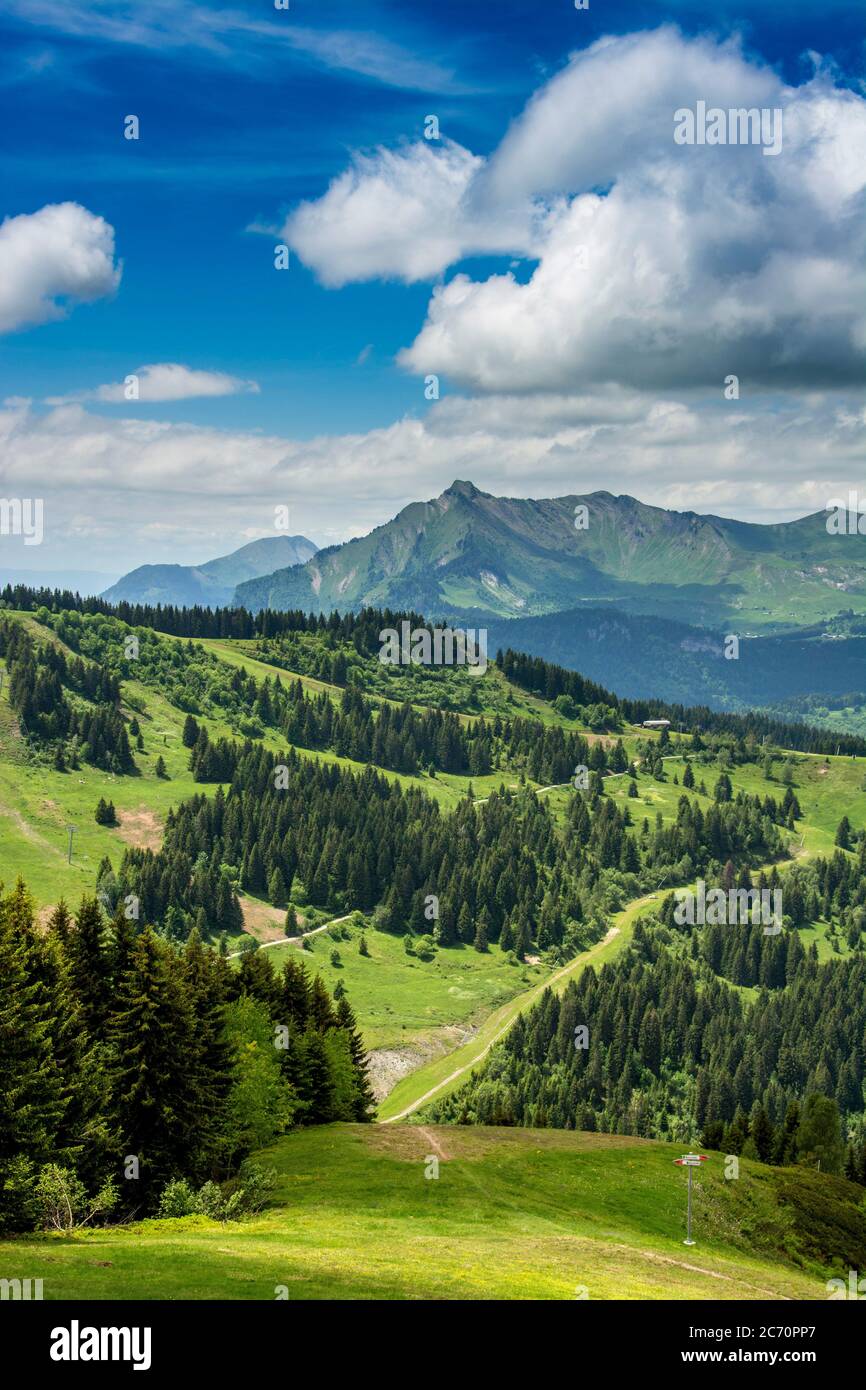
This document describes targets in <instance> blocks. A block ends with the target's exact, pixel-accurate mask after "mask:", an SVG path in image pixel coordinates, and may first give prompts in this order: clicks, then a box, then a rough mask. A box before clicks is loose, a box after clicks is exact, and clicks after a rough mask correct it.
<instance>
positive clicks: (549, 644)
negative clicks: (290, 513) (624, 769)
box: [105, 481, 866, 709]
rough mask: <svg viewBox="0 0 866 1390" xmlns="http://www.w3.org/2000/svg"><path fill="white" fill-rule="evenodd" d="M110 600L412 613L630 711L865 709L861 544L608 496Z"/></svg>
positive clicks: (233, 567)
mask: <svg viewBox="0 0 866 1390" xmlns="http://www.w3.org/2000/svg"><path fill="white" fill-rule="evenodd" d="M105 597H106V598H109V599H112V600H115V601H116V600H118V599H122V598H125V599H130V600H131V601H139V602H142V603H159V602H161V603H177V604H187V605H190V604H194V603H201V604H209V605H210V606H212V607H215V606H217V605H224V604H229V603H233V604H236V605H242V606H244V607H246V608H249V609H251V610H252V611H254V612H255V611H258V610H259V609H261V608H277V609H286V608H300V609H303V610H304V611H306V612H311V611H312V612H318V613H330V612H331V611H332V610H333V609H335V608H336V609H343V610H345V609H354V610H357V609H359V608H362V607H365V606H373V607H388V608H392V609H412V610H414V611H416V612H420V613H424V614H425V615H426V616H427V617H428V618H429V619H432V620H444V621H446V622H450V623H453V624H455V625H460V624H463V625H468V626H471V625H475V626H479V625H481V626H485V627H486V628H487V629H488V633H489V649H490V651H491V653H492V652H495V650H496V648H497V647H500V646H501V647H506V646H511V647H513V648H514V649H515V650H520V651H526V652H529V653H532V654H536V655H539V656H543V657H544V658H545V659H547V660H548V661H555V662H559V663H560V664H561V665H563V666H568V667H571V668H573V669H575V670H579V671H581V672H582V673H583V674H584V675H586V676H588V677H590V678H591V679H594V680H597V681H599V682H600V683H601V684H603V685H605V686H607V687H608V688H612V689H616V690H618V691H619V692H620V693H621V694H623V695H630V696H640V695H644V696H646V695H650V696H651V695H657V696H659V697H660V698H663V699H666V700H671V701H677V700H682V701H683V702H685V703H687V704H693V703H705V704H708V705H710V706H711V707H713V708H716V709H744V708H748V707H755V706H764V707H766V706H778V705H780V704H781V703H783V702H790V701H791V700H796V699H802V698H808V697H811V696H814V695H826V696H827V697H838V696H840V695H842V694H845V695H846V696H850V697H851V698H850V700H848V699H846V701H845V704H850V705H853V706H860V705H863V706H866V536H862V535H835V534H831V533H829V532H828V530H827V525H826V515H825V513H823V512H819V513H816V514H814V515H811V516H805V517H801V518H799V519H798V520H796V521H789V522H783V523H779V524H775V525H769V526H763V525H756V524H752V523H748V522H743V521H731V520H728V519H727V518H725V517H717V516H703V515H700V514H699V513H697V512H691V511H688V512H676V511H667V510H665V509H664V508H662V507H650V506H647V505H646V504H644V503H643V502H639V501H636V500H635V498H633V497H626V496H621V497H615V496H613V495H612V494H611V493H609V492H593V493H589V494H587V495H585V496H568V497H554V498H547V499H542V500H532V499H526V498H512V497H493V496H491V495H490V494H489V493H485V492H481V491H480V490H479V489H478V488H477V487H475V486H474V484H473V483H471V482H461V481H457V482H454V483H452V484H451V486H450V487H449V488H447V489H446V490H445V491H444V492H443V493H442V494H441V496H439V497H436V498H434V499H433V500H432V501H429V502H414V503H412V504H411V505H410V506H408V507H405V508H404V509H403V510H402V511H401V512H400V513H399V515H397V516H396V517H394V519H393V520H392V521H389V522H387V523H386V524H385V525H384V526H377V527H376V528H375V530H373V531H371V532H370V533H369V535H367V536H362V537H359V538H357V539H355V540H351V541H347V542H346V543H345V544H344V545H335V546H329V547H327V548H326V549H324V550H318V551H317V550H316V547H315V546H314V545H313V543H312V542H311V541H307V540H305V539H304V538H303V537H300V536H296V537H291V538H290V537H279V538H271V539H266V540H261V541H255V542H253V543H252V544H251V545H248V546H244V547H243V548H242V549H241V550H238V551H236V552H235V553H234V554H233V555H229V556H226V557H224V558H223V559H221V560H212V561H210V562H209V563H208V564H206V565H202V566H200V567H197V568H193V567H185V566H180V565H145V566H143V567H142V568H141V569H138V570H134V571H133V572H132V574H129V575H126V576H125V578H123V579H121V580H120V581H119V582H118V583H117V584H115V585H113V586H112V587H111V588H110V589H109V590H108V591H107V592H106V595H105ZM729 635H734V636H736V637H737V638H738V639H739V643H740V646H739V655H738V657H737V659H733V660H729V659H727V658H726V656H725V638H726V637H727V636H729Z"/></svg>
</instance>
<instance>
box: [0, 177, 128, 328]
mask: <svg viewBox="0 0 866 1390" xmlns="http://www.w3.org/2000/svg"><path fill="white" fill-rule="evenodd" d="M120 275H121V267H120V265H119V264H115V260H114V229H113V227H111V226H110V225H109V224H108V223H107V222H106V221H105V219H104V218H102V217H97V216H96V215H95V214H94V213H92V212H88V210H87V208H83V207H81V206H80V204H78V203H49V204H47V205H46V206H45V207H44V208H40V209H39V211H38V212H33V213H21V214H20V215H19V216H17V217H7V218H6V219H5V221H4V222H3V223H2V225H0V332H2V333H10V332H12V331H14V330H15V329H18V328H24V327H26V326H27V325H29V324H37V323H45V322H46V321H47V320H49V319H59V318H63V316H64V315H65V314H66V313H67V312H68V310H69V309H70V308H71V307H72V305H73V304H74V303H76V302H78V303H88V302H90V301H91V300H94V299H102V298H103V297H104V296H105V295H110V294H113V293H114V291H115V290H116V289H117V286H118V284H119V283H120Z"/></svg>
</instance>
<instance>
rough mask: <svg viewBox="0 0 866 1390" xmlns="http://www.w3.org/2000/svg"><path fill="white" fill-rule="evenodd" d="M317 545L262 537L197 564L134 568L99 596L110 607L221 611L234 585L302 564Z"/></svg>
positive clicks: (299, 538) (300, 538) (297, 538)
mask: <svg viewBox="0 0 866 1390" xmlns="http://www.w3.org/2000/svg"><path fill="white" fill-rule="evenodd" d="M316 551H317V546H316V545H315V544H314V542H313V541H311V540H308V539H307V538H306V536H282V535H280V536H262V537H260V538H259V539H258V540H254V541H248V542H247V543H246V544H245V545H242V546H240V547H239V549H238V550H233V551H232V552H231V553H230V554H228V555H218V556H217V557H216V558H215V559H213V560H207V561H205V563H204V564H201V565H139V566H138V568H137V569H134V570H130V571H129V573H128V574H125V575H123V576H122V577H121V578H120V579H118V580H117V582H116V583H114V584H112V585H111V586H110V587H109V588H108V589H106V590H105V591H104V592H103V594H102V595H101V597H102V598H105V599H108V600H109V602H111V603H120V602H122V601H126V602H128V603H163V604H178V605H181V606H186V607H192V606H195V605H196V604H203V605H205V606H206V607H210V608H217V607H225V606H227V605H228V604H229V603H231V601H232V598H233V595H234V591H235V589H236V587H237V586H238V584H240V583H242V582H244V581H245V580H247V581H249V580H255V579H257V578H258V577H260V576H261V575H264V574H269V573H273V572H274V569H273V567H274V564H275V563H276V565H277V567H278V569H284V568H291V567H292V566H293V565H298V564H303V563H305V562H306V561H307V560H309V559H310V558H312V556H313V555H314V554H315V553H316Z"/></svg>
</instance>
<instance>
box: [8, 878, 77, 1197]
mask: <svg viewBox="0 0 866 1390" xmlns="http://www.w3.org/2000/svg"><path fill="white" fill-rule="evenodd" d="M40 951H41V947H40V943H39V938H38V937H37V935H36V933H35V931H34V929H33V903H32V899H30V896H29V894H28V893H27V891H26V889H25V888H24V884H23V883H22V882H21V880H20V879H19V881H18V885H17V887H16V888H15V890H13V892H12V893H10V894H9V895H8V896H7V897H5V898H0V1040H2V1050H3V1063H2V1066H0V1170H2V1169H3V1168H5V1165H6V1163H7V1162H8V1161H9V1160H11V1159H13V1158H14V1157H16V1156H17V1155H21V1156H23V1157H25V1158H29V1159H32V1160H33V1161H35V1162H37V1163H39V1162H43V1161H47V1160H48V1159H50V1158H53V1157H54V1156H55V1154H54V1143H55V1136H56V1134H57V1131H58V1127H59V1125H60V1123H61V1120H62V1117H63V1111H64V1108H65V1107H64V1097H63V1083H62V1078H61V1076H60V1075H59V1073H58V1069H57V1064H56V1060H55V1056H54V1049H53V1039H52V1000H51V999H50V997H49V994H48V991H47V989H46V987H45V984H44V982H43V980H42V979H41V978H40V974H41V972H40V969H39V962H38V957H39V954H40ZM3 1200H4V1199H3V1194H2V1187H0V1221H2V1219H3V1215H4V1213H3V1205H2V1204H3ZM13 1214H14V1213H8V1216H9V1217H10V1219H11V1217H12V1215H13Z"/></svg>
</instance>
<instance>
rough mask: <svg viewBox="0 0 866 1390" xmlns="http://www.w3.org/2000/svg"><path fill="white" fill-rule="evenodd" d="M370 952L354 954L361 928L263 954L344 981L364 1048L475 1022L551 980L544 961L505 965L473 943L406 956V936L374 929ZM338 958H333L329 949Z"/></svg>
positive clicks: (369, 935) (369, 933) (331, 986)
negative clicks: (427, 955) (427, 956)
mask: <svg viewBox="0 0 866 1390" xmlns="http://www.w3.org/2000/svg"><path fill="white" fill-rule="evenodd" d="M365 935H366V940H367V949H368V951H369V956H362V955H360V954H359V950H358V947H359V933H358V932H357V931H356V930H355V929H353V931H352V938H351V940H349V941H332V940H331V938H330V936H329V935H328V933H327V932H323V933H321V935H318V936H316V937H314V938H313V941H312V946H313V949H312V951H306V950H302V949H301V948H300V947H297V946H274V947H273V948H269V950H268V955H269V956H270V958H271V961H272V963H273V964H274V965H275V966H276V967H277V968H278V969H279V968H281V967H282V963H283V961H284V960H285V959H286V958H287V957H288V956H289V955H294V956H299V957H300V959H302V960H303V962H304V964H305V965H306V966H307V968H308V969H309V970H310V971H315V972H318V973H319V974H320V975H321V976H322V978H323V979H324V981H325V983H326V985H327V986H328V989H329V990H333V989H334V986H335V985H336V983H337V981H338V980H342V981H343V983H344V985H345V986H346V990H347V991H348V995H349V999H350V1000H351V1002H352V1008H353V1009H354V1011H355V1013H356V1015H357V1016H358V1018H359V1020H360V1022H361V1025H362V1028H363V1033H364V1040H365V1042H366V1043H367V1045H368V1047H399V1046H401V1045H405V1044H407V1043H411V1042H413V1041H416V1040H419V1039H423V1038H425V1037H427V1036H428V1035H429V1034H430V1032H431V1030H436V1029H442V1028H445V1027H449V1026H451V1025H461V1026H472V1024H473V1023H474V1022H476V1021H477V1020H478V1019H479V1018H483V1017H485V1016H486V1015H487V1013H488V1012H489V1011H490V1009H491V1008H494V1007H496V1005H497V1004H499V1003H500V1002H501V1001H502V1000H503V999H507V998H509V997H511V996H512V995H514V994H515V993H517V992H520V991H524V990H526V989H527V988H528V987H529V986H531V985H532V984H533V983H535V982H537V981H539V980H544V979H546V978H548V976H549V974H550V971H549V970H547V969H546V968H545V967H543V966H541V965H536V966H532V965H521V966H513V965H509V964H508V962H507V960H506V958H505V956H504V955H503V954H502V952H501V951H498V950H497V951H490V952H489V953H488V954H485V955H481V954H480V953H479V952H478V951H474V950H473V949H472V948H471V947H470V946H457V947H453V948H449V949H448V950H445V951H437V952H436V955H435V956H434V957H433V959H432V960H420V959H419V958H418V957H417V956H410V955H407V953H406V950H405V948H404V945H403V938H402V937H399V936H391V935H390V934H388V933H386V932H380V931H376V930H374V929H371V930H369V931H367V932H366V933H365ZM334 948H336V949H337V950H338V951H339V953H340V960H341V964H340V965H339V966H335V965H332V964H331V960H330V955H331V951H332V950H334Z"/></svg>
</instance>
